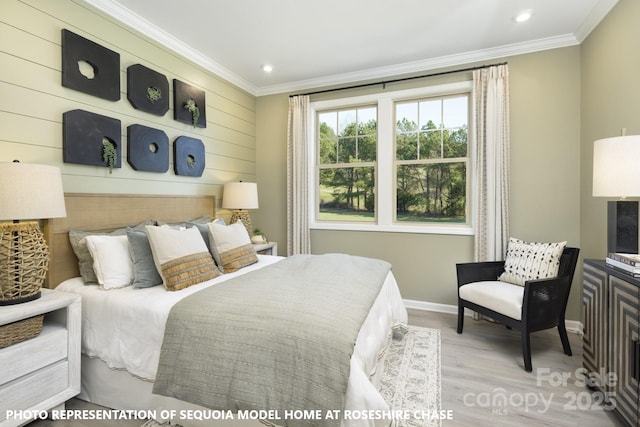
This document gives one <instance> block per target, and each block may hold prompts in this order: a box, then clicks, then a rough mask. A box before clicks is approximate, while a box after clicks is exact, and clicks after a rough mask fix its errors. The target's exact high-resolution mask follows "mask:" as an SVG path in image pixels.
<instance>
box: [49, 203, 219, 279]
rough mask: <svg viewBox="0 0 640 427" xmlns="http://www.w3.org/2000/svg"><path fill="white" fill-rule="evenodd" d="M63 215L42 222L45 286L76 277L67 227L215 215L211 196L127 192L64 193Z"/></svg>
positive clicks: (89, 228) (96, 228) (100, 227)
mask: <svg viewBox="0 0 640 427" xmlns="http://www.w3.org/2000/svg"><path fill="white" fill-rule="evenodd" d="M65 203H66V208H67V216H66V218H56V219H50V220H48V221H45V224H44V232H45V237H46V239H47V242H48V244H49V251H50V253H51V257H50V259H51V261H50V264H49V273H48V276H47V281H46V283H45V286H46V287H48V288H55V287H56V286H58V285H59V284H60V283H61V282H62V281H64V280H66V279H69V278H71V277H77V276H79V272H78V260H77V258H76V256H75V254H74V253H73V250H72V249H71V244H70V243H69V234H68V233H69V230H71V229H75V230H83V231H112V230H115V229H117V228H123V227H127V226H130V225H136V224H139V223H141V222H143V221H146V220H148V219H152V220H156V221H164V222H178V221H186V220H190V219H194V218H199V217H202V216H210V217H211V218H215V217H216V201H215V197H214V196H158V195H129V194H75V193H68V194H65Z"/></svg>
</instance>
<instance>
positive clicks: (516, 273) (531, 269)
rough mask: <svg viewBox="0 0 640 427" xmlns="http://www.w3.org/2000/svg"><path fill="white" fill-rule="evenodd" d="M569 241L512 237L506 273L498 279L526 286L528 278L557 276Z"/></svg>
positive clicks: (505, 267)
mask: <svg viewBox="0 0 640 427" xmlns="http://www.w3.org/2000/svg"><path fill="white" fill-rule="evenodd" d="M566 245H567V242H566V241H565V242H559V243H538V242H524V241H522V240H520V239H515V238H513V237H511V238H510V239H509V244H508V246H507V257H506V259H505V261H504V273H502V274H501V275H500V277H498V280H500V281H503V282H508V283H513V284H514V285H520V286H524V283H525V282H526V281H527V280H535V279H546V278H549V277H556V276H557V275H558V268H559V267H560V256H561V255H562V251H564V247H565V246H566Z"/></svg>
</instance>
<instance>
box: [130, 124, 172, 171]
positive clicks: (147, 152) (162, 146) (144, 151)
mask: <svg viewBox="0 0 640 427" xmlns="http://www.w3.org/2000/svg"><path fill="white" fill-rule="evenodd" d="M127 162H128V163H129V164H130V165H131V167H132V168H134V169H135V170H137V171H146V172H161V173H162V172H166V171H168V170H169V137H167V134H166V133H164V132H163V131H161V130H160V129H153V128H150V127H147V126H142V125H131V126H129V127H127Z"/></svg>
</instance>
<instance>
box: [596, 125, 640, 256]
mask: <svg viewBox="0 0 640 427" xmlns="http://www.w3.org/2000/svg"><path fill="white" fill-rule="evenodd" d="M593 196H594V197H609V198H617V199H618V200H616V201H609V202H608V204H607V252H608V253H615V252H618V253H631V254H637V253H638V240H639V237H640V232H639V228H638V201H630V200H626V199H625V198H627V197H640V135H623V136H618V137H613V138H604V139H599V140H597V141H595V142H594V143H593Z"/></svg>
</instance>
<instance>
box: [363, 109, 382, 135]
mask: <svg viewBox="0 0 640 427" xmlns="http://www.w3.org/2000/svg"><path fill="white" fill-rule="evenodd" d="M376 115H377V109H376V108H374V107H370V108H359V109H358V124H359V126H358V135H371V134H375V133H376V131H377V129H376V128H377V126H376V123H377V122H378V118H377V117H376Z"/></svg>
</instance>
